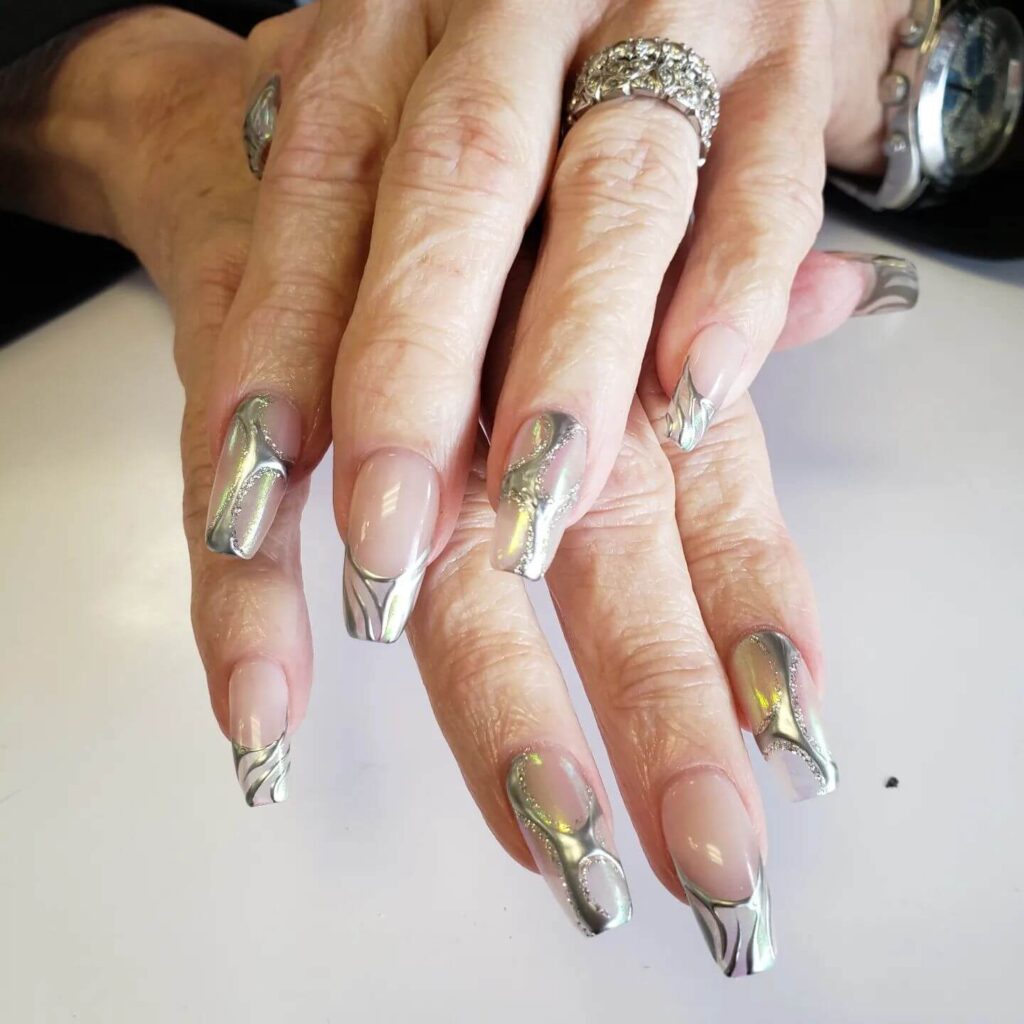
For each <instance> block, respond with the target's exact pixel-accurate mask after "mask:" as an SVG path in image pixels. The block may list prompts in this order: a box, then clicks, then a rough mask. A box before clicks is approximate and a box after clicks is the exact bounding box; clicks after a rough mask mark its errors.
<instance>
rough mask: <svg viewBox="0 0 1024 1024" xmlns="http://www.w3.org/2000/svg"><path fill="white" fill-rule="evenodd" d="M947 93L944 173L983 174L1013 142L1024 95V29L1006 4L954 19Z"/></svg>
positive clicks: (944, 175)
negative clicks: (1005, 6) (1007, 8)
mask: <svg viewBox="0 0 1024 1024" xmlns="http://www.w3.org/2000/svg"><path fill="white" fill-rule="evenodd" d="M952 20H954V21H956V22H958V24H957V25H956V26H955V27H956V29H958V31H956V34H955V36H951V37H950V36H948V37H947V42H948V48H947V52H946V56H945V59H946V61H947V62H948V64H947V68H948V70H947V75H946V80H945V91H944V93H943V96H942V141H943V149H944V150H945V153H944V156H945V160H944V164H945V168H944V171H945V173H944V174H943V177H947V178H949V177H952V178H959V177H963V176H968V175H973V174H978V173H979V172H980V171H983V170H984V169H985V168H986V167H988V166H990V165H991V164H992V163H993V162H994V161H995V160H996V159H997V158H998V157H999V155H1000V154H1001V153H1002V151H1003V150H1004V149H1005V147H1006V145H1007V144H1008V143H1009V141H1010V136H1011V135H1012V133H1013V129H1014V126H1015V125H1016V123H1017V119H1018V117H1019V116H1020V112H1021V105H1022V100H1024V32H1022V30H1021V25H1020V22H1019V21H1018V20H1017V18H1015V17H1014V16H1013V15H1012V14H1011V13H1010V12H1009V11H1007V10H1006V9H1004V8H1002V7H995V8H990V9H989V10H987V11H983V12H981V13H979V12H978V11H977V10H975V11H974V12H973V13H971V14H967V13H964V14H961V15H960V16H959V17H956V16H954V19H952Z"/></svg>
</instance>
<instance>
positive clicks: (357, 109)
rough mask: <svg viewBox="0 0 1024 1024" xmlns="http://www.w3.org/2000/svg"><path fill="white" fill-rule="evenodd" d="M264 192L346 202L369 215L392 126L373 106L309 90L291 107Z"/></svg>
mask: <svg viewBox="0 0 1024 1024" xmlns="http://www.w3.org/2000/svg"><path fill="white" fill-rule="evenodd" d="M289 110H290V119H289V123H288V127H287V130H286V132H285V133H284V137H283V138H281V139H279V140H275V151H274V152H273V154H272V158H271V160H270V161H269V163H268V165H267V170H266V174H265V175H264V178H263V183H262V188H264V189H268V190H270V191H271V193H272V194H273V195H276V196H280V197H281V198H282V199H285V200H288V199H291V200H296V201H299V202H309V203H317V202H330V203H337V202H338V201H344V202H345V204H346V206H348V207H353V208H355V209H357V210H363V211H365V212H367V213H368V212H369V211H370V210H371V209H372V204H373V197H374V196H375V194H376V191H377V183H378V182H379V180H380V174H381V168H382V166H383V163H384V157H385V153H386V151H387V145H388V123H387V119H386V117H385V115H384V113H383V112H382V111H381V110H380V109H379V108H378V107H375V106H374V105H373V104H370V103H361V102H358V101H356V100H355V99H353V98H352V97H351V96H348V95H346V96H345V97H343V98H338V97H336V96H331V95H326V96H325V95H323V94H322V93H320V92H318V91H316V90H306V91H304V92H300V93H299V94H298V95H296V96H295V97H294V98H293V100H292V103H291V106H290V108H289Z"/></svg>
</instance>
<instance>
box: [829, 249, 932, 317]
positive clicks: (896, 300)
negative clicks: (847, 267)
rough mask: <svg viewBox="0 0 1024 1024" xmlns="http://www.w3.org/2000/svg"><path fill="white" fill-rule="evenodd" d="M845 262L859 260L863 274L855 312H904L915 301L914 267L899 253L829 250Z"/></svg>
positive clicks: (916, 286) (865, 313) (916, 296)
mask: <svg viewBox="0 0 1024 1024" xmlns="http://www.w3.org/2000/svg"><path fill="white" fill-rule="evenodd" d="M829 255H830V256H835V257H837V258H839V259H841V260H845V261H846V262H848V263H857V264H860V265H861V266H862V267H863V268H864V270H865V274H866V278H867V283H866V285H865V288H864V294H863V296H862V297H861V300H860V302H859V303H858V304H857V308H856V309H855V310H854V311H853V315H854V316H879V315H881V314H883V313H905V312H908V311H909V310H911V309H913V308H914V307H915V306H916V305H917V300H918V297H919V295H920V284H919V281H918V276H917V267H915V266H914V264H913V263H911V262H910V261H909V260H905V259H901V258H900V257H898V256H874V255H872V254H871V253H864V252H831V253H829Z"/></svg>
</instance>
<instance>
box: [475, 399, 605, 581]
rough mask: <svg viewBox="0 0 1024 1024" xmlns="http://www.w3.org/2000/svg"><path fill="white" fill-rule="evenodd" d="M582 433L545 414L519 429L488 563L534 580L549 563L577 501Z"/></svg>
mask: <svg viewBox="0 0 1024 1024" xmlns="http://www.w3.org/2000/svg"><path fill="white" fill-rule="evenodd" d="M586 461H587V432H586V429H585V428H584V427H583V424H581V423H580V422H579V420H577V419H576V418H575V417H573V416H570V415H568V413H562V412H545V413H541V414H540V415H539V416H535V417H533V418H532V419H531V420H528V421H527V422H526V423H525V424H523V426H522V427H521V428H520V431H519V433H518V434H517V435H516V438H515V440H514V441H513V443H512V448H511V450H510V452H509V459H508V465H507V467H506V469H505V474H504V476H503V477H502V481H501V495H500V499H499V502H498V513H497V517H496V519H495V523H494V542H493V546H492V549H491V565H492V566H493V567H494V568H495V569H499V570H502V571H504V572H511V573H515V574H516V575H517V576H522V577H523V578H524V579H528V580H539V579H540V578H541V577H542V576H543V575H544V573H545V572H547V570H548V567H549V566H550V565H551V562H552V561H553V560H554V557H555V553H556V551H557V549H558V544H559V542H560V541H561V539H562V534H563V532H564V530H565V521H566V519H567V518H568V516H569V515H570V514H571V513H572V510H573V509H574V508H575V506H576V502H577V501H578V500H579V494H580V487H581V485H582V481H583V473H584V470H585V468H586Z"/></svg>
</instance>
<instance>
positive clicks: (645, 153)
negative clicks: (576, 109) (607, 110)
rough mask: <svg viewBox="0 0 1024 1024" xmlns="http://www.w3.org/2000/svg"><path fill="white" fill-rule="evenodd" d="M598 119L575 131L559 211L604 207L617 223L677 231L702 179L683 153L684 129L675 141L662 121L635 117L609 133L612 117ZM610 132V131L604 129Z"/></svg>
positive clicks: (560, 173)
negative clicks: (680, 217)
mask: <svg viewBox="0 0 1024 1024" xmlns="http://www.w3.org/2000/svg"><path fill="white" fill-rule="evenodd" d="M590 116H592V117H593V118H594V119H595V121H596V122H597V123H596V125H588V124H587V122H586V120H583V121H581V122H580V124H579V125H578V126H577V127H576V128H575V129H574V131H576V132H578V133H579V135H577V137H576V139H575V140H572V139H571V136H570V142H573V141H574V142H575V143H576V144H575V145H572V144H567V145H566V147H565V149H564V151H563V155H562V158H561V159H560V161H559V163H558V166H557V167H556V169H555V174H554V177H553V180H552V184H551V206H552V210H553V211H557V210H558V209H559V208H567V209H568V210H570V211H574V210H580V209H593V208H594V207H598V208H600V209H601V210H602V212H603V213H604V214H605V215H606V216H608V217H609V218H612V219H626V220H628V221H629V222H635V221H639V222H641V223H644V224H649V225H650V226H651V227H654V228H661V229H662V230H664V229H665V228H666V227H671V228H673V230H675V229H678V224H677V223H673V221H674V220H675V218H674V217H670V216H667V215H676V214H680V215H681V213H682V212H683V211H684V210H686V209H688V207H689V203H690V202H691V201H692V198H693V192H694V189H695V183H696V175H695V173H694V170H693V168H692V166H690V164H689V162H688V161H687V160H686V159H684V158H683V156H682V155H681V154H680V152H679V149H678V139H679V136H678V125H677V126H675V127H676V132H675V133H673V135H672V136H671V137H670V136H669V135H668V134H666V132H664V131H663V130H661V122H660V120H659V119H648V118H634V119H632V120H630V121H626V122H623V123H622V124H619V123H618V121H617V120H616V121H615V122H614V123H615V131H614V132H611V133H610V132H608V130H607V128H606V126H607V125H608V123H609V119H607V118H604V119H601V118H600V117H599V115H598V112H595V113H594V114H593V115H590ZM602 129H604V130H602Z"/></svg>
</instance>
